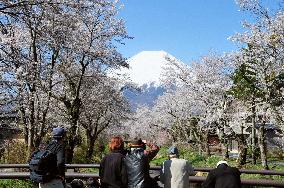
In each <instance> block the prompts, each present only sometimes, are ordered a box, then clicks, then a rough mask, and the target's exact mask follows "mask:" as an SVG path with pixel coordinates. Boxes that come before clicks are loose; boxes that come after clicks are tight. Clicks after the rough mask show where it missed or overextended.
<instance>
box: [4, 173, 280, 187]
mask: <svg viewBox="0 0 284 188" xmlns="http://www.w3.org/2000/svg"><path fill="white" fill-rule="evenodd" d="M98 177H99V176H98V174H95V173H79V172H66V178H67V179H75V178H80V179H88V178H98ZM0 179H29V172H7V173H3V172H1V173H0ZM205 179H206V177H199V176H189V181H190V182H192V183H202V182H203V181H205ZM241 184H242V185H254V186H268V187H271V186H272V187H284V182H283V181H275V180H266V179H261V180H259V179H250V180H248V179H242V180H241Z"/></svg>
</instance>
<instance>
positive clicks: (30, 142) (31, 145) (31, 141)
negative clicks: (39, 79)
mask: <svg viewBox="0 0 284 188" xmlns="http://www.w3.org/2000/svg"><path fill="white" fill-rule="evenodd" d="M31 96H32V97H31V99H30V102H29V109H30V115H29V121H30V122H29V124H28V152H29V154H31V153H32V152H33V151H34V122H35V119H34V118H35V117H34V113H35V109H34V98H33V97H34V95H33V93H31Z"/></svg>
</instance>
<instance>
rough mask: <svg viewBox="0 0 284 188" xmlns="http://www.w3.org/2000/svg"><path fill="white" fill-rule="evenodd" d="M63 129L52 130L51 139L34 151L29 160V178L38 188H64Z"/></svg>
mask: <svg viewBox="0 0 284 188" xmlns="http://www.w3.org/2000/svg"><path fill="white" fill-rule="evenodd" d="M64 137H65V129H64V128H62V127H57V128H54V129H53V130H52V139H51V141H50V142H49V143H48V144H47V145H46V146H45V147H44V148H42V149H39V150H37V151H35V152H34V153H33V154H32V156H31V160H30V162H29V166H30V178H31V180H33V181H34V182H37V183H39V188H64V184H65V145H64Z"/></svg>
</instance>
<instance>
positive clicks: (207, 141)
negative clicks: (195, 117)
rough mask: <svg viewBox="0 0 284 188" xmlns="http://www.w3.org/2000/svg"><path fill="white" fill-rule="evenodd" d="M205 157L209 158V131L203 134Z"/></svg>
mask: <svg viewBox="0 0 284 188" xmlns="http://www.w3.org/2000/svg"><path fill="white" fill-rule="evenodd" d="M205 155H206V157H210V155H211V154H210V148H209V131H208V130H207V131H206V133H205Z"/></svg>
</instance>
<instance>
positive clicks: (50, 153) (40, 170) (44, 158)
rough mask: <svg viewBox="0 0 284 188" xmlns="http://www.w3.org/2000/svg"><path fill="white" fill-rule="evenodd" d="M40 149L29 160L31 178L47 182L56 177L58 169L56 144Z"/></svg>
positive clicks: (38, 181) (35, 180) (39, 181)
mask: <svg viewBox="0 0 284 188" xmlns="http://www.w3.org/2000/svg"><path fill="white" fill-rule="evenodd" d="M50 146H51V145H49V146H47V147H46V148H42V149H38V150H36V151H35V152H33V154H32V155H31V159H30V161H29V169H30V179H31V180H32V181H34V182H37V183H46V182H48V181H50V180H51V179H53V178H54V176H55V174H54V173H55V172H56V170H57V157H56V154H55V153H54V149H55V148H56V146H53V147H50Z"/></svg>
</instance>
